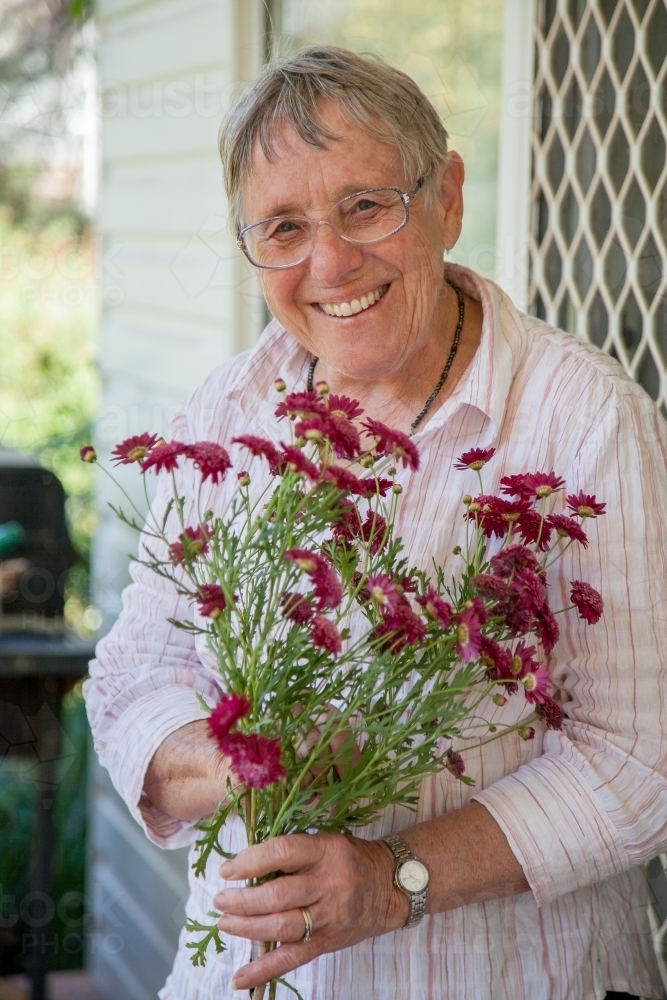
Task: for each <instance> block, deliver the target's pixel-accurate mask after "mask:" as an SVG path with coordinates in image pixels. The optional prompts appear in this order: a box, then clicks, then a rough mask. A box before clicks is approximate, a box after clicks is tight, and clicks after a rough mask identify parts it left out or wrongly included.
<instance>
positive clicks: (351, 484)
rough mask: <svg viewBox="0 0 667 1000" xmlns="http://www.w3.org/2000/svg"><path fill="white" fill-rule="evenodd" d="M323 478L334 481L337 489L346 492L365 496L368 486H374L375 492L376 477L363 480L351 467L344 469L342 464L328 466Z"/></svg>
mask: <svg viewBox="0 0 667 1000" xmlns="http://www.w3.org/2000/svg"><path fill="white" fill-rule="evenodd" d="M323 478H324V479H326V480H328V481H329V482H330V483H333V484H334V486H335V487H336V489H338V490H343V492H344V493H352V494H356V495H359V496H365V495H366V490H367V487H368V486H372V487H373V492H375V480H374V479H367V480H365V481H363V482H362V480H361V479H359V478H358V476H355V474H354V473H353V472H350V470H349V469H343V468H342V467H341V466H340V465H329V466H327V468H326V469H325V470H324V476H323Z"/></svg>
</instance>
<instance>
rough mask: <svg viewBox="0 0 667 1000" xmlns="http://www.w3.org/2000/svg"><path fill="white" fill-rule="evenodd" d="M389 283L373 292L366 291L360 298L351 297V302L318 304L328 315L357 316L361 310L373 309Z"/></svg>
mask: <svg viewBox="0 0 667 1000" xmlns="http://www.w3.org/2000/svg"><path fill="white" fill-rule="evenodd" d="M388 288H389V285H380V287H379V288H376V289H375V291H373V292H366V294H365V295H362V296H360V298H358V299H351V300H350V301H349V302H335V303H330V302H318V303H317V304H318V306H319V307H320V309H321V310H322V312H324V313H326V314H327V316H341V317H343V316H356V315H357V314H358V313H360V312H365V311H366V310H367V309H372V308H373V306H374V305H376V303H378V302H379V301H380V299H381V298H382V296H383V295H384V294H385V292H386V291H387V289H388Z"/></svg>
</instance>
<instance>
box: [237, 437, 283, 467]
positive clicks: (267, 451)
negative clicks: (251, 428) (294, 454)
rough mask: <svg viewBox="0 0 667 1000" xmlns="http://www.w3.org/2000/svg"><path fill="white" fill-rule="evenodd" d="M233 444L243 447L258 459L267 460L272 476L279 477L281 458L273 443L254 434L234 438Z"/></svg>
mask: <svg viewBox="0 0 667 1000" xmlns="http://www.w3.org/2000/svg"><path fill="white" fill-rule="evenodd" d="M232 444H240V445H243V447H244V448H247V449H248V451H249V452H250V454H251V455H254V456H255V457H256V458H265V459H266V461H267V462H268V464H269V470H270V471H271V474H272V475H274V476H275V475H277V473H278V471H279V468H280V458H279V455H278V449H277V448H276V446H275V445H274V444H273V443H272V442H271V441H268V440H267V439H266V438H261V437H257V436H256V435H254V434H242V435H241V436H240V437H236V438H232Z"/></svg>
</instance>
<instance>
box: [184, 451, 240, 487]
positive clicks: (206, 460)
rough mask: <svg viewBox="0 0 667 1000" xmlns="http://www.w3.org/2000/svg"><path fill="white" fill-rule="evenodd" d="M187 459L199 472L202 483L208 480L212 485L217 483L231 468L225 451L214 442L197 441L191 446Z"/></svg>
mask: <svg viewBox="0 0 667 1000" xmlns="http://www.w3.org/2000/svg"><path fill="white" fill-rule="evenodd" d="M187 457H188V458H190V459H192V461H193V462H194V464H195V467H196V468H197V469H199V471H200V472H201V478H202V482H206V480H207V479H210V480H211V482H212V483H219V482H221V480H222V479H224V477H225V473H226V472H227V470H228V469H231V467H232V463H231V461H230V459H229V454H228V453H227V450H226V449H225V448H223V447H222V445H221V444H216V442H215V441H197V442H196V443H195V444H191V445H190V447H189V448H188V451H187Z"/></svg>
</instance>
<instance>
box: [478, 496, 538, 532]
mask: <svg viewBox="0 0 667 1000" xmlns="http://www.w3.org/2000/svg"><path fill="white" fill-rule="evenodd" d="M528 510H530V503H529V501H528V500H516V501H511V500H503V498H502V497H495V496H487V495H484V494H482V495H481V496H478V497H475V498H474V500H473V501H472V503H471V504H470V505H469V506H468V509H467V511H466V513H465V515H464V517H466V518H467V519H468V520H469V521H475V520H477V522H478V523H479V526H480V528H481V529H482V531H483V532H484V534H485V535H486V537H487V538H491V536H492V535H496V536H497V537H498V538H504V537H505V535H506V534H507V532H508V531H509V530H510V528H511V527H512V526H513V525H514V524H516V522H517V521H518V520H519V518H520V517H521V515H522V514H525V513H526V511H528Z"/></svg>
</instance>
